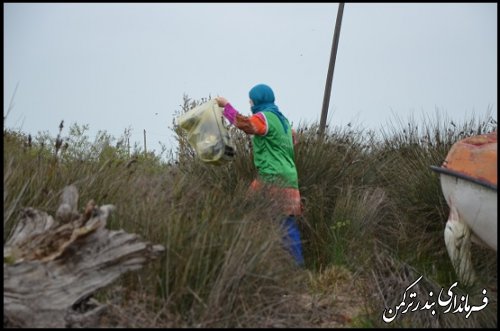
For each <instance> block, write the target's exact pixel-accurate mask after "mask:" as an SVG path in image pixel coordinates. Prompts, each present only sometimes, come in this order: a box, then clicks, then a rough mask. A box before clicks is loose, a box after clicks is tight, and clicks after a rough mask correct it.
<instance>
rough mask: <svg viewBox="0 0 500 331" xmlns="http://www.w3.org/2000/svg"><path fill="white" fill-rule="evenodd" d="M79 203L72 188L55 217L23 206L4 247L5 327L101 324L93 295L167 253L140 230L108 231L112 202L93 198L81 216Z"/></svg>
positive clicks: (70, 187) (99, 313)
mask: <svg viewBox="0 0 500 331" xmlns="http://www.w3.org/2000/svg"><path fill="white" fill-rule="evenodd" d="M77 201H78V192H77V190H76V188H75V187H74V186H68V187H66V188H65V189H64V192H63V194H62V196H61V204H60V206H59V208H58V210H57V212H56V220H54V218H52V217H51V216H50V215H48V214H47V213H45V212H41V211H38V210H36V209H33V208H26V209H24V210H23V212H22V215H21V219H20V221H19V222H18V223H17V226H16V228H15V229H14V231H13V233H12V235H11V237H10V238H9V240H8V241H7V243H6V244H5V246H4V267H3V269H4V327H5V326H15V327H43V328H48V327H50V328H52V327H54V328H61V327H97V326H98V322H99V316H100V315H101V314H102V313H103V312H104V311H105V309H106V305H101V304H100V303H98V302H97V301H95V300H93V299H90V296H91V295H92V294H93V293H94V292H95V291H97V290H98V289H101V288H103V287H105V286H107V285H109V284H111V283H112V282H113V281H114V280H116V279H117V278H118V277H119V276H120V275H122V274H123V273H125V272H127V271H131V270H138V269H140V268H142V267H143V266H144V264H145V263H147V262H149V261H150V260H152V259H155V258H156V257H158V256H159V255H160V254H161V253H162V252H163V251H164V247H163V246H161V245H152V244H151V243H148V242H144V241H142V240H141V239H140V238H139V237H138V236H137V235H136V234H129V233H126V232H125V231H123V230H120V231H110V230H108V229H106V220H107V218H108V216H109V215H110V213H111V212H112V211H113V210H114V206H113V205H104V206H100V207H99V206H97V205H96V204H95V203H94V202H93V201H92V200H91V201H89V203H87V206H86V209H85V212H84V213H83V214H81V215H79V214H78V213H77ZM6 324H7V325H6Z"/></svg>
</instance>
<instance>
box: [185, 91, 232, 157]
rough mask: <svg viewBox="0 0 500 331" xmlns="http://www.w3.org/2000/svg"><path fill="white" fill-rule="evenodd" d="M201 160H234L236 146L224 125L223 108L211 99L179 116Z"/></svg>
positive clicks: (188, 138) (190, 142) (189, 140)
mask: <svg viewBox="0 0 500 331" xmlns="http://www.w3.org/2000/svg"><path fill="white" fill-rule="evenodd" d="M177 123H178V124H179V126H180V127H181V128H182V129H184V130H186V131H187V140H188V142H189V144H190V145H191V147H193V149H194V150H195V152H196V155H197V156H198V157H199V158H200V160H201V161H203V162H206V163H210V164H215V165H220V164H223V163H226V162H229V161H232V160H233V157H234V152H235V147H234V145H233V144H232V142H231V138H230V136H229V132H228V131H227V129H226V126H225V125H224V117H223V115H222V108H220V107H219V106H218V105H217V102H216V101H215V100H209V101H207V102H205V103H203V104H201V105H199V106H197V107H195V108H193V109H191V110H189V111H188V112H186V113H184V114H183V115H181V116H179V117H178V118H177Z"/></svg>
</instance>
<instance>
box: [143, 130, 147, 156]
mask: <svg viewBox="0 0 500 331" xmlns="http://www.w3.org/2000/svg"><path fill="white" fill-rule="evenodd" d="M147 156H148V150H147V149H146V129H144V157H147Z"/></svg>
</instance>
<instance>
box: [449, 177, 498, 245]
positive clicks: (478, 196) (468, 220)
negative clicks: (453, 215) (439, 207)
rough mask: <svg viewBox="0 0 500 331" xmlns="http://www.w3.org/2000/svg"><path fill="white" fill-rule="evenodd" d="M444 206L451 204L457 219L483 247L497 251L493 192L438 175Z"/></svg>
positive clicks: (495, 210)
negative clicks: (484, 245) (444, 199)
mask: <svg viewBox="0 0 500 331" xmlns="http://www.w3.org/2000/svg"><path fill="white" fill-rule="evenodd" d="M440 180H441V188H442V191H443V195H444V197H445V198H446V202H447V203H448V206H450V204H451V202H453V205H454V206H455V208H456V209H457V211H458V213H459V215H460V219H461V220H462V221H463V222H464V223H465V224H467V226H468V227H469V228H470V230H471V232H472V233H473V234H474V235H475V236H477V237H478V238H479V239H480V240H481V241H482V242H483V243H484V244H486V245H487V246H488V247H490V248H491V249H493V250H495V251H497V215H498V214H497V207H498V203H497V191H496V190H495V189H492V188H490V187H487V186H484V185H481V184H478V183H475V182H473V181H470V180H466V179H463V178H459V177H455V176H453V175H449V174H444V173H441V174H440Z"/></svg>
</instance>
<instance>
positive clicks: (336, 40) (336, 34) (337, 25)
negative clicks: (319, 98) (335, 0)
mask: <svg viewBox="0 0 500 331" xmlns="http://www.w3.org/2000/svg"><path fill="white" fill-rule="evenodd" d="M343 13H344V3H343V2H341V3H339V9H338V11H337V21H336V22H335V32H334V33H333V42H332V52H331V54H330V64H329V65H328V74H327V76H326V85H325V94H324V97H323V109H322V110H321V120H320V123H319V133H320V135H321V136H323V133H324V132H325V126H326V117H327V115H328V106H329V105H330V94H331V91H332V80H333V69H334V68H335V59H336V58H337V48H338V45H339V37H340V26H341V24H342V15H343Z"/></svg>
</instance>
